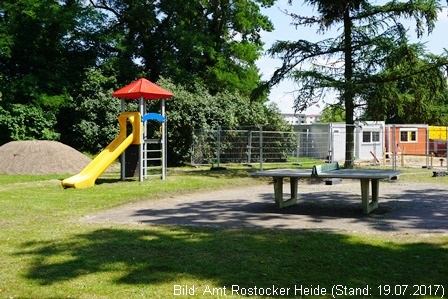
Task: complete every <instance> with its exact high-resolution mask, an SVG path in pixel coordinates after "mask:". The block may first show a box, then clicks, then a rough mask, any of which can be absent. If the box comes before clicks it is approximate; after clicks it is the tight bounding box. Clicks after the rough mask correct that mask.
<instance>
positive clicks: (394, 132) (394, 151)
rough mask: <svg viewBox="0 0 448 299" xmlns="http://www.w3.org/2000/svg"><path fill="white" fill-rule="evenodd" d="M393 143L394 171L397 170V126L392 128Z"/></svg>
mask: <svg viewBox="0 0 448 299" xmlns="http://www.w3.org/2000/svg"><path fill="white" fill-rule="evenodd" d="M392 131H393V134H392V142H393V148H392V149H393V151H392V169H393V170H397V136H396V135H397V129H396V127H395V125H393V126H392Z"/></svg>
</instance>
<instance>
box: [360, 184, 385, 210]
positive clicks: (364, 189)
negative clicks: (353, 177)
mask: <svg viewBox="0 0 448 299" xmlns="http://www.w3.org/2000/svg"><path fill="white" fill-rule="evenodd" d="M360 181H361V199H362V212H363V213H364V214H366V215H367V214H370V212H372V211H373V210H375V209H377V208H378V196H379V185H380V183H379V179H372V180H370V179H360ZM370 181H372V200H370V194H369V193H370V190H369V189H370V188H369V187H370V186H369V185H370Z"/></svg>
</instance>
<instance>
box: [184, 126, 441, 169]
mask: <svg viewBox="0 0 448 299" xmlns="http://www.w3.org/2000/svg"><path fill="white" fill-rule="evenodd" d="M348 129H351V130H353V141H351V143H349V142H348V141H347V138H346V136H347V130H348ZM447 131H448V130H447V127H430V126H427V125H385V124H384V123H382V122H364V123H358V124H356V125H354V126H347V125H345V124H343V123H325V124H312V125H300V126H293V130H292V131H290V132H278V131H267V130H266V131H265V130H264V128H263V127H262V126H260V127H251V128H240V129H237V130H234V129H225V128H217V129H215V130H196V131H195V132H194V138H193V145H192V156H191V164H192V165H212V166H218V167H219V166H220V165H222V164H230V163H233V164H235V163H238V164H250V165H254V164H259V168H260V169H262V168H263V164H281V163H288V164H291V163H293V164H300V165H303V166H305V167H307V166H309V167H311V166H312V165H315V164H316V163H322V162H334V161H337V162H339V163H340V164H344V163H345V161H347V160H348V159H350V160H351V161H353V162H354V164H355V165H361V166H363V165H366V166H373V165H378V166H383V167H391V168H393V169H396V168H399V167H423V168H425V167H427V168H446V169H448V164H447V161H446V149H447V135H448V134H447ZM347 146H352V147H353V156H352V157H348V158H347V157H346V147H347ZM254 166H255V165H254Z"/></svg>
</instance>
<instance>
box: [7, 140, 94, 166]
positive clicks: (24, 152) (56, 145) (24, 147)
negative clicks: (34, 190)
mask: <svg viewBox="0 0 448 299" xmlns="http://www.w3.org/2000/svg"><path fill="white" fill-rule="evenodd" d="M90 161H91V159H90V158H89V157H87V156H85V155H83V154H82V153H80V152H79V151H77V150H75V149H74V148H72V147H70V146H67V145H65V144H63V143H60V142H57V141H47V140H27V141H11V142H8V143H6V144H4V145H2V146H1V147H0V173H3V174H75V173H78V172H80V171H81V170H82V169H83V168H84V167H85V166H86V165H87V164H89V162H90Z"/></svg>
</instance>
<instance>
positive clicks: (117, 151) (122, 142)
mask: <svg viewBox="0 0 448 299" xmlns="http://www.w3.org/2000/svg"><path fill="white" fill-rule="evenodd" d="M140 117H141V116H140V113H139V112H123V113H121V114H120V115H119V116H118V122H119V123H120V134H119V135H118V136H117V138H115V139H114V140H113V141H112V142H111V143H110V144H109V145H108V146H107V147H106V148H105V149H104V150H103V151H102V152H101V153H100V154H99V155H98V156H97V157H96V158H95V159H93V160H92V161H91V162H90V163H89V164H88V165H87V166H86V167H85V168H84V169H83V170H82V171H81V172H80V173H78V174H77V175H74V176H72V177H69V178H67V179H65V180H63V181H62V183H61V184H62V186H63V187H65V188H69V187H73V188H87V187H93V186H94V185H95V181H96V179H97V178H98V177H99V176H100V175H101V174H102V173H103V172H104V171H105V170H106V169H107V168H108V167H109V166H110V165H111V164H112V163H113V162H114V161H115V160H116V159H117V158H118V157H119V156H120V155H121V154H122V153H123V152H124V150H125V149H126V148H127V147H128V146H129V145H131V144H140V143H141V133H140V132H141V122H140ZM128 120H129V122H130V123H131V124H132V132H131V134H129V136H126V135H127V132H126V131H127V130H126V125H127V121H128Z"/></svg>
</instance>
